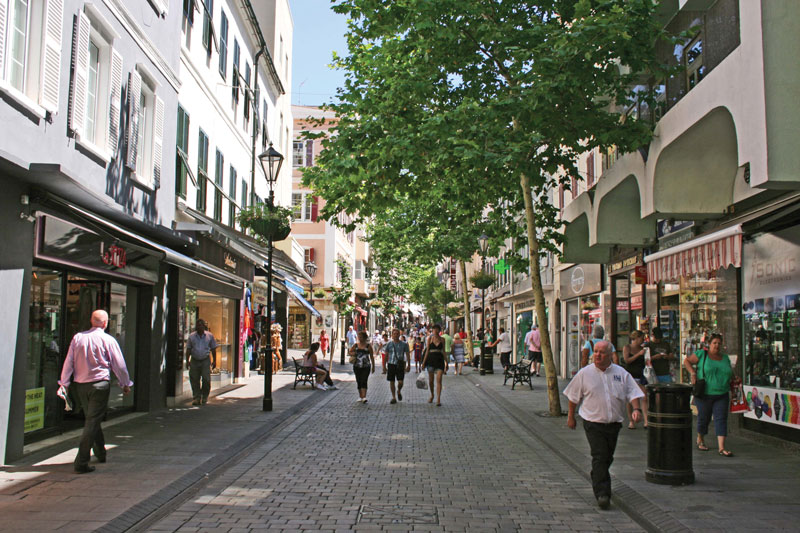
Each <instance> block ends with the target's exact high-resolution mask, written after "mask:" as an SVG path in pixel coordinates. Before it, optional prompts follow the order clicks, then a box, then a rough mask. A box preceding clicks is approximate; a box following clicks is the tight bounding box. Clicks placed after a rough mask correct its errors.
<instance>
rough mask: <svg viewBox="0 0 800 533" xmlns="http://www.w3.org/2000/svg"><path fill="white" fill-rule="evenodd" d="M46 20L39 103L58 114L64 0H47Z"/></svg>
mask: <svg viewBox="0 0 800 533" xmlns="http://www.w3.org/2000/svg"><path fill="white" fill-rule="evenodd" d="M44 19H45V22H44V47H43V51H42V78H41V79H42V83H41V85H40V87H41V89H40V91H41V94H40V95H39V103H40V104H41V105H42V107H44V108H45V109H46V110H48V111H50V112H51V113H57V112H58V89H59V87H60V86H61V26H62V24H63V22H64V0H47V4H46V6H45V14H44ZM87 54H88V43H87Z"/></svg>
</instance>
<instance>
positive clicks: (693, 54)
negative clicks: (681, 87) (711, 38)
mask: <svg viewBox="0 0 800 533" xmlns="http://www.w3.org/2000/svg"><path fill="white" fill-rule="evenodd" d="M683 62H684V66H685V67H686V90H687V91H688V90H690V89H691V88H692V87H694V86H695V85H697V84H698V83H700V80H702V79H703V77H704V76H705V74H706V68H705V66H704V65H703V32H700V33H698V34H697V35H696V36H695V37H694V39H692V40H691V41H689V44H688V45H686V48H684V50H683Z"/></svg>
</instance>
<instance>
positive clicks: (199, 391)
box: [186, 318, 218, 405]
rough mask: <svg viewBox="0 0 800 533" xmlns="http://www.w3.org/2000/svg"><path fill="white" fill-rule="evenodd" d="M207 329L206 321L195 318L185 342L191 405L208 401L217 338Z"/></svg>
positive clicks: (215, 359) (215, 364)
mask: <svg viewBox="0 0 800 533" xmlns="http://www.w3.org/2000/svg"><path fill="white" fill-rule="evenodd" d="M207 330H208V326H207V325H206V321H205V320H203V319H200V318H199V319H197V323H196V324H195V330H194V332H193V333H192V334H191V335H189V340H188V341H187V342H186V365H187V366H188V367H189V383H191V384H192V405H205V404H207V403H208V394H209V393H210V392H211V369H212V368H216V366H217V346H218V345H217V339H215V338H214V335H212V333H211V332H210V331H207ZM201 379H202V381H203V384H202V387H201V385H200V380H201Z"/></svg>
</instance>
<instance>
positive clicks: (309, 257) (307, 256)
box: [303, 248, 316, 265]
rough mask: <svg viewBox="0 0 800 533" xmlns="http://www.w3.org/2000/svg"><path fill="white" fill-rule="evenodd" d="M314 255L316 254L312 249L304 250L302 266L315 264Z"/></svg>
mask: <svg viewBox="0 0 800 533" xmlns="http://www.w3.org/2000/svg"><path fill="white" fill-rule="evenodd" d="M315 255H316V254H315V253H314V249H313V248H305V249H304V250H303V264H304V265H305V264H308V263H315V262H316V257H315Z"/></svg>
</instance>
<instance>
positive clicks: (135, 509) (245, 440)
mask: <svg viewBox="0 0 800 533" xmlns="http://www.w3.org/2000/svg"><path fill="white" fill-rule="evenodd" d="M499 370H500V369H499V368H497V367H496V371H495V373H494V374H493V375H485V376H480V375H479V374H478V373H477V372H473V371H472V369H470V368H468V369H466V370H465V374H464V375H463V376H453V375H452V372H450V373H449V374H448V375H447V376H445V378H444V387H445V388H444V392H443V394H442V404H443V405H442V406H441V407H436V406H435V404H428V403H427V398H428V392H427V391H426V390H419V389H417V388H416V387H414V381H413V379H414V377H415V374H414V373H413V372H412V373H411V375H410V376H409V377H410V378H411V379H408V380H407V381H406V387H405V388H404V389H403V392H404V395H403V401H402V402H399V403H397V404H396V405H390V404H389V400H390V398H391V396H390V394H389V388H388V385H387V383H386V381H385V379H384V376H383V375H381V374H380V369H378V370H377V373H376V374H374V375H373V376H372V377H371V379H370V382H369V391H368V398H369V403H367V404H361V403H358V402H356V401H355V400H356V397H357V394H356V391H355V383H354V378H353V375H352V373H351V372H350V371H349V368H345V367H340V366H339V365H338V364H336V365H334V375H333V377H334V379H336V380H337V381H339V385H340V389H339V390H337V391H327V392H323V391H312V390H311V389H310V387H309V386H308V385H303V386H298V388H297V390H292V380H293V377H294V375H293V372H292V373H291V374H290V373H287V372H281V373H279V374H276V375H275V377H274V387H275V392H274V395H273V397H274V401H275V410H274V411H273V412H271V413H264V412H262V411H261V409H260V407H261V393H262V391H263V388H262V387H263V378H262V377H261V376H252V377H250V378H248V379H247V380H245V384H244V386H242V387H239V388H236V389H234V390H230V391H229V392H225V393H223V394H221V395H219V396H217V397H215V398H212V400H211V401H210V402H209V404H208V405H207V406H205V407H202V408H197V407H190V406H188V405H184V406H182V407H180V408H175V409H170V410H168V411H162V412H154V413H147V414H143V415H139V416H134V417H132V418H128V419H124V420H123V421H121V422H117V423H114V422H109V423H107V424H106V440H107V443H108V447H109V452H108V463H106V464H98V465H96V466H97V470H96V471H95V472H93V473H91V474H88V475H83V476H76V475H74V474H73V473H72V458H73V456H74V447H75V445H76V443H77V438H73V439H71V440H68V441H65V442H61V443H58V444H53V445H51V446H42V447H41V449H39V450H38V451H35V452H33V453H30V454H29V455H27V456H26V457H25V459H24V460H23V461H22V462H19V463H16V464H14V465H11V466H8V467H4V468H3V469H2V471H0V514H2V516H3V521H2V523H0V529H2V530H3V531H23V530H28V531H51V530H61V531H92V530H98V531H182V532H188V531H228V532H234V531H351V530H356V531H380V530H387V531H550V530H566V531H640V530H650V531H681V530H684V531H752V530H759V531H763V530H775V531H781V530H783V531H786V530H790V529H792V528H794V527H795V525H796V523H797V519H798V518H799V517H800V504H798V502H797V498H796V495H797V494H798V492H799V491H800V482H798V479H800V455H798V453H797V450H796V449H788V450H787V449H782V448H780V447H779V446H778V445H775V444H772V443H769V442H767V443H765V442H756V441H754V440H751V437H745V436H742V435H739V434H738V432H734V433H733V434H732V436H731V438H730V439H729V445H730V447H731V449H733V450H734V451H735V452H736V455H735V457H733V458H730V459H728V458H723V457H720V456H719V455H717V454H716V453H705V454H703V453H701V452H698V451H694V452H693V453H694V471H695V475H696V478H697V481H696V483H695V484H694V485H690V486H685V487H669V486H662V485H654V484H651V483H648V482H646V481H645V480H644V469H645V466H646V438H647V433H646V431H644V430H643V429H642V428H641V427H639V428H638V429H636V430H634V431H629V430H625V429H623V430H622V432H621V434H620V439H619V445H618V448H617V453H616V457H615V462H614V465H613V466H612V470H611V471H612V474H613V475H614V478H615V479H614V493H615V494H614V498H613V500H612V505H611V509H610V510H609V511H601V510H599V509H598V507H597V504H596V501H595V499H594V496H593V494H592V489H591V485H590V483H589V480H588V469H589V463H590V460H589V453H588V445H587V443H586V438H585V436H584V433H583V431H582V430H581V429H580V428H579V429H578V430H576V431H571V430H569V429H567V428H566V417H561V418H550V417H546V416H544V415H543V413H544V412H545V411H546V410H547V396H546V391H545V389H544V383H545V380H544V378H543V377H542V378H534V390H533V391H531V390H530V389H528V388H527V387H521V386H519V385H518V386H517V387H516V389H515V390H513V391H512V390H511V386H510V384H509V385H506V386H503V376H502V372H500V371H499ZM560 385H561V387H562V388H563V386H564V385H565V383H560ZM562 401H563V402H564V403H563V404H562V407H564V409H566V399H565V398H563V396H562ZM92 464H95V463H94V460H93V461H92Z"/></svg>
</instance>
